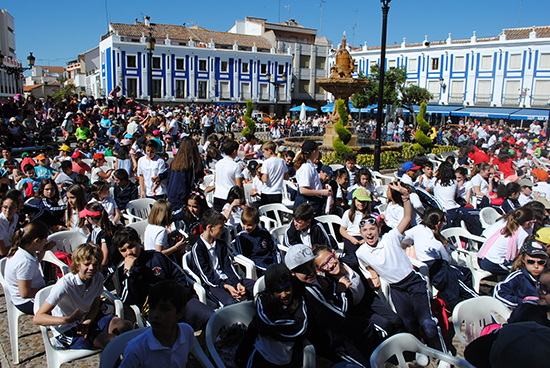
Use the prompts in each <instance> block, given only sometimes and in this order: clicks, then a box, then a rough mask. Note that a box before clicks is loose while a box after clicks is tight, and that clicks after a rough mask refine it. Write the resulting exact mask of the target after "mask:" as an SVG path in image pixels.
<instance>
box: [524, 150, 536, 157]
mask: <svg viewBox="0 0 550 368" xmlns="http://www.w3.org/2000/svg"><path fill="white" fill-rule="evenodd" d="M525 152H527V154H528V155H531V156H534V155H535V151H533V150H532V149H531V148H527V150H526V151H525Z"/></svg>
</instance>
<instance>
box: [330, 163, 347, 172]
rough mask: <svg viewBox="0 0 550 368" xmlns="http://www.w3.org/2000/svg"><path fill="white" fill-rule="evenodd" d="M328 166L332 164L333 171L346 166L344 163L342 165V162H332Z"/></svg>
mask: <svg viewBox="0 0 550 368" xmlns="http://www.w3.org/2000/svg"><path fill="white" fill-rule="evenodd" d="M328 166H330V168H331V169H332V171H336V170H338V169H343V168H344V165H340V164H332V165H328Z"/></svg>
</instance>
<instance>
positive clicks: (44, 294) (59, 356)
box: [34, 285, 101, 368]
mask: <svg viewBox="0 0 550 368" xmlns="http://www.w3.org/2000/svg"><path fill="white" fill-rule="evenodd" d="M54 286H55V285H51V286H46V287H45V288H43V289H41V290H39V291H38V293H36V296H35V297H34V314H36V313H37V312H38V310H39V309H40V307H41V306H42V304H44V302H45V301H46V299H47V298H48V295H50V292H51V290H52V288H53V287H54ZM40 331H41V332H42V340H43V341H44V347H45V350H46V360H47V361H48V368H59V367H60V366H61V364H63V363H68V362H72V361H75V360H78V359H82V358H86V357H89V356H91V355H95V354H99V353H101V350H99V349H96V350H88V349H56V348H54V346H53V345H52V342H51V340H50V336H49V335H48V327H47V326H40Z"/></svg>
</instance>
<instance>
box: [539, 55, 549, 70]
mask: <svg viewBox="0 0 550 368" xmlns="http://www.w3.org/2000/svg"><path fill="white" fill-rule="evenodd" d="M539 69H546V70H548V69H550V53H541V54H540V57H539Z"/></svg>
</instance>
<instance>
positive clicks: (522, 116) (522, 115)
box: [510, 109, 548, 120]
mask: <svg viewBox="0 0 550 368" xmlns="http://www.w3.org/2000/svg"><path fill="white" fill-rule="evenodd" d="M510 119H517V120H548V110H537V109H521V110H519V111H516V112H515V113H513V114H512V115H510Z"/></svg>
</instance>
